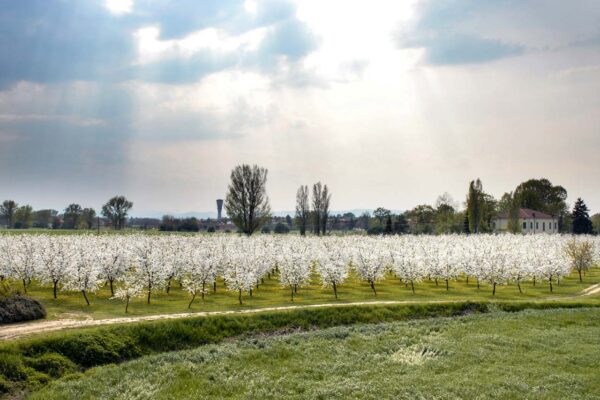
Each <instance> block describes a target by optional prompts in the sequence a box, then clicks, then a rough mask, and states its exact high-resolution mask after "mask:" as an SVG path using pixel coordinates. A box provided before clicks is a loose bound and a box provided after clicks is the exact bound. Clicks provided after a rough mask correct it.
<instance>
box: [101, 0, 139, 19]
mask: <svg viewBox="0 0 600 400" xmlns="http://www.w3.org/2000/svg"><path fill="white" fill-rule="evenodd" d="M105 6H106V8H107V9H108V10H109V11H110V12H111V13H113V14H116V15H122V14H128V13H130V12H132V11H133V0H106V3H105Z"/></svg>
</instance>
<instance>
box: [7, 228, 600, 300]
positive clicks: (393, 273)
mask: <svg viewBox="0 0 600 400" xmlns="http://www.w3.org/2000/svg"><path fill="white" fill-rule="evenodd" d="M599 259H600V240H599V239H598V238H597V237H591V236H587V237H586V236H583V237H577V238H574V237H571V236H560V235H537V236H523V235H509V234H506V235H477V236H460V235H447V236H394V237H364V236H344V237H326V238H311V237H308V238H307V237H284V238H280V237H265V236H260V237H251V238H247V237H240V236H233V235H222V236H218V235H217V236H181V235H172V236H147V235H123V236H92V235H81V236H80V235H78V236H54V235H15V236H12V235H5V236H0V277H1V278H2V280H3V281H4V282H11V283H12V284H15V283H17V282H18V285H20V286H22V289H23V290H24V291H25V292H26V291H27V287H28V286H29V285H30V284H31V282H32V281H37V282H39V283H40V284H42V285H47V286H48V287H51V288H52V290H53V293H54V297H55V298H56V297H57V296H58V292H59V291H78V292H80V293H81V294H82V296H83V298H84V299H85V301H86V303H87V304H88V305H89V298H88V295H89V294H90V293H94V292H95V291H97V290H98V289H99V288H100V287H101V286H103V285H108V286H109V287H110V291H111V293H112V295H113V297H115V298H117V299H123V300H124V301H125V302H126V310H127V307H128V306H129V302H130V300H131V299H133V298H136V297H141V296H145V297H146V299H147V302H148V303H150V301H151V296H152V294H153V293H155V292H156V291H158V290H165V291H166V292H169V290H170V288H171V284H172V283H173V282H174V281H178V282H180V283H181V285H182V286H183V287H184V288H185V290H187V291H188V292H189V293H190V296H191V301H190V305H191V304H192V302H193V301H194V299H195V298H197V296H201V297H202V298H203V297H204V295H205V294H207V293H209V292H210V291H211V289H212V290H216V281H217V277H222V278H223V280H224V282H225V285H226V287H227V289H228V290H231V291H235V292H236V294H237V295H238V298H239V302H240V303H242V294H243V293H249V294H250V295H252V291H253V290H256V289H257V288H258V286H259V284H260V282H261V280H262V279H263V278H264V277H265V276H269V277H270V276H271V274H272V273H273V272H275V271H277V272H278V274H277V275H278V278H279V280H280V282H281V285H282V286H284V287H287V288H288V290H289V291H290V293H291V299H292V301H293V299H294V295H295V293H297V291H298V289H299V288H302V287H303V286H305V285H307V284H309V281H310V278H311V274H312V273H316V274H317V275H318V277H319V278H320V280H321V282H322V284H323V286H325V287H330V288H331V289H332V292H333V295H334V296H335V297H336V298H337V290H338V287H339V286H340V285H343V284H344V282H346V280H347V279H348V276H349V273H350V271H351V270H352V269H353V270H354V271H355V272H356V275H357V276H358V277H359V278H360V279H361V280H363V281H364V282H365V283H367V284H368V285H370V287H371V289H372V290H373V292H374V294H377V283H378V282H380V281H381V280H383V279H385V278H386V277H387V278H388V279H399V280H400V281H402V282H404V283H405V284H406V285H407V286H408V287H410V288H411V290H412V291H413V292H414V290H415V285H416V284H418V283H419V282H421V281H423V280H425V279H427V280H435V282H436V284H437V283H438V282H440V284H445V286H446V289H448V288H449V282H450V281H452V280H456V279H458V278H459V277H460V278H462V279H467V281H468V279H469V278H471V279H472V280H473V281H476V283H477V285H478V287H479V284H480V283H487V284H489V285H491V286H492V288H493V289H492V290H493V293H494V294H495V292H496V286H497V285H503V284H507V283H513V284H515V285H516V286H517V287H518V289H519V291H521V282H522V281H524V280H530V281H533V284H535V282H536V280H537V281H538V282H539V281H540V280H543V281H544V282H545V283H547V284H548V285H549V289H550V291H552V284H553V282H555V283H560V279H561V278H562V277H563V276H565V275H568V274H570V273H571V272H572V271H573V269H576V270H577V271H578V272H579V273H580V276H581V273H582V272H585V271H586V270H587V269H588V268H589V267H590V266H591V265H592V264H593V262H595V261H597V260H599Z"/></svg>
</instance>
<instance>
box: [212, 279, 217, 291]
mask: <svg viewBox="0 0 600 400" xmlns="http://www.w3.org/2000/svg"><path fill="white" fill-rule="evenodd" d="M213 293H217V280H216V279H215V281H214V282H213Z"/></svg>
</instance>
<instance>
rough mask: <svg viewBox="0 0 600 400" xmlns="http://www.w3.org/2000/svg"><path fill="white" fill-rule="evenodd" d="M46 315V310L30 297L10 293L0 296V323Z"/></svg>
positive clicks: (27, 319)
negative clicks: (9, 294)
mask: <svg viewBox="0 0 600 400" xmlns="http://www.w3.org/2000/svg"><path fill="white" fill-rule="evenodd" d="M45 317H46V310H45V309H44V306H43V305H42V303H40V302H39V301H37V300H35V299H32V298H31V297H27V296H21V295H11V296H6V297H4V296H3V297H0V324H8V323H12V322H22V321H30V320H34V319H40V318H45Z"/></svg>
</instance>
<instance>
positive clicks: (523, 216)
mask: <svg viewBox="0 0 600 400" xmlns="http://www.w3.org/2000/svg"><path fill="white" fill-rule="evenodd" d="M508 220H509V218H508V213H503V214H500V215H499V216H498V218H496V219H495V220H494V221H493V222H492V227H493V228H494V231H495V232H502V231H508ZM519 226H520V227H521V232H523V233H558V218H555V217H553V216H552V215H548V214H546V213H543V212H541V211H535V210H530V209H529V208H519Z"/></svg>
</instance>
